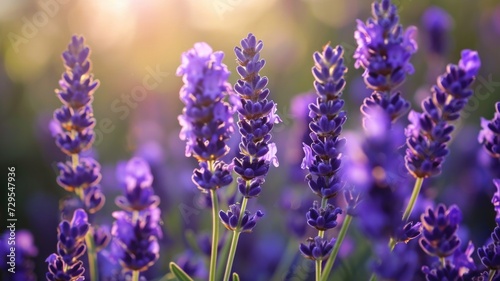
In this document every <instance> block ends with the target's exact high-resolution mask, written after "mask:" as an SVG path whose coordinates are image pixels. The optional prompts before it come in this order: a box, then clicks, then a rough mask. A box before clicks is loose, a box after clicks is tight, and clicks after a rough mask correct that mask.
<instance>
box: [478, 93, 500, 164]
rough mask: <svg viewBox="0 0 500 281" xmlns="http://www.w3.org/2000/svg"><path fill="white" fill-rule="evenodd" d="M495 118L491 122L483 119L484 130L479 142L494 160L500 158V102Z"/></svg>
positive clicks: (496, 106) (497, 105)
mask: <svg viewBox="0 0 500 281" xmlns="http://www.w3.org/2000/svg"><path fill="white" fill-rule="evenodd" d="M495 109H496V111H495V116H494V117H493V119H491V120H487V119H484V118H481V127H482V130H481V132H480V133H479V137H478V140H479V142H480V143H482V144H483V146H484V148H485V149H486V151H487V152H488V153H489V154H490V155H491V156H492V157H494V158H500V102H497V103H496V104H495Z"/></svg>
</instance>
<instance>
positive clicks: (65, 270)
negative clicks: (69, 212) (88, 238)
mask: <svg viewBox="0 0 500 281" xmlns="http://www.w3.org/2000/svg"><path fill="white" fill-rule="evenodd" d="M89 229H90V224H89V223H88V218H87V213H86V212H85V211H84V210H83V209H77V210H76V211H75V212H74V214H73V219H72V220H71V222H68V221H67V220H63V221H62V222H61V223H60V224H59V228H58V230H57V238H58V242H57V253H55V254H51V255H50V256H49V257H48V258H47V260H46V262H47V263H48V268H49V271H48V272H47V274H46V277H47V280H49V281H60V280H65V281H83V280H85V277H84V276H83V274H84V272H85V268H84V267H83V262H82V261H81V260H80V258H81V257H82V256H83V255H84V254H85V251H86V249H87V247H86V246H85V235H87V232H88V231H89Z"/></svg>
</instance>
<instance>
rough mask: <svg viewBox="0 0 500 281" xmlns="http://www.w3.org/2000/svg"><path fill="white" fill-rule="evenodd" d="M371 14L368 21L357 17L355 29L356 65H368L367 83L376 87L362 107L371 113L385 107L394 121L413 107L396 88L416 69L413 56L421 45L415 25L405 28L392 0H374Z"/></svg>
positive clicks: (369, 114) (366, 66) (366, 69)
mask: <svg viewBox="0 0 500 281" xmlns="http://www.w3.org/2000/svg"><path fill="white" fill-rule="evenodd" d="M372 15H373V18H369V19H368V20H367V21H366V23H363V22H362V21H360V20H358V27H357V30H356V31H355V32H354V38H355V39H356V42H357V44H358V47H357V49H356V51H355V53H354V59H355V60H356V63H355V64H354V66H355V67H356V68H359V67H362V68H364V69H365V72H364V74H363V77H364V80H365V83H366V85H367V87H368V88H370V89H372V90H374V92H373V93H372V95H371V96H370V97H368V98H366V99H365V100H364V102H363V105H362V106H361V111H362V112H363V114H364V115H365V116H366V117H369V116H371V115H372V110H373V109H374V108H382V109H383V110H384V111H385V112H386V113H387V115H388V116H390V118H391V121H394V120H396V119H397V118H399V117H401V116H402V115H403V114H405V113H406V112H408V110H409V109H410V104H409V103H408V102H407V101H406V100H405V99H404V98H403V97H402V96H401V94H400V93H399V92H394V93H393V90H394V89H396V88H397V87H399V86H400V85H401V84H402V83H403V82H404V81H405V79H406V75H407V74H412V73H413V71H414V70H413V65H412V64H411V63H410V58H411V56H412V55H413V54H414V53H415V52H416V51H417V48H418V47H417V43H416V41H415V40H414V36H415V33H416V28H415V27H413V26H411V27H409V28H407V29H406V30H403V27H402V26H401V24H399V16H398V14H397V8H396V6H395V5H394V4H391V1H390V0H381V1H380V2H377V1H375V2H374V3H373V5H372Z"/></svg>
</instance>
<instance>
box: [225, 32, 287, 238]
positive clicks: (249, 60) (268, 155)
mask: <svg viewBox="0 0 500 281" xmlns="http://www.w3.org/2000/svg"><path fill="white" fill-rule="evenodd" d="M263 47H264V44H263V43H262V41H261V40H259V41H257V39H256V38H255V36H254V35H253V34H251V33H250V34H248V36H247V37H246V38H244V39H243V40H241V48H240V47H235V49H234V52H235V54H236V58H237V62H238V67H237V71H238V74H239V75H240V79H239V80H238V81H237V82H236V84H235V85H234V91H235V92H236V94H237V95H238V97H239V99H240V103H241V104H240V106H239V107H238V109H237V111H238V118H239V120H238V128H239V132H240V134H241V142H240V144H239V153H240V157H236V158H234V171H235V172H236V174H238V175H239V177H238V179H237V181H238V190H239V192H240V193H241V194H242V195H243V197H244V198H247V199H249V198H252V197H257V196H259V194H260V192H261V191H262V188H261V187H262V185H263V184H264V181H265V177H266V176H267V174H268V172H269V167H270V165H271V163H273V164H274V165H275V166H278V159H277V157H276V152H277V150H276V145H275V144H274V143H271V142H270V140H271V130H272V129H273V127H274V124H276V123H279V122H281V119H280V118H279V116H278V115H276V103H274V101H272V100H268V99H267V98H268V96H269V89H268V88H267V84H268V79H267V77H265V76H264V77H262V76H260V74H259V72H260V71H261V70H262V68H263V67H264V65H265V63H266V61H265V60H263V59H261V58H260V51H261V50H262V48H263ZM242 205H243V204H242ZM229 208H230V210H228V211H227V212H223V211H221V212H220V213H219V217H220V219H221V221H222V223H223V224H224V226H225V227H226V228H227V229H229V230H232V231H243V232H249V231H251V230H252V228H253V227H254V226H255V224H256V221H257V219H258V218H260V217H262V216H263V215H264V214H263V213H262V212H261V211H257V212H256V213H255V214H253V215H252V214H251V213H250V212H249V211H247V210H244V214H243V215H242V216H240V213H241V210H240V206H239V205H238V204H234V205H231V206H229ZM238 227H239V228H241V229H238Z"/></svg>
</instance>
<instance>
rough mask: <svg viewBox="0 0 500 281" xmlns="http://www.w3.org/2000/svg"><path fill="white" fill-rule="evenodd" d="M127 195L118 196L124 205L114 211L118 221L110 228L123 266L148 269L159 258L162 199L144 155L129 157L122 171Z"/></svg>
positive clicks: (122, 179)
mask: <svg viewBox="0 0 500 281" xmlns="http://www.w3.org/2000/svg"><path fill="white" fill-rule="evenodd" d="M120 180H121V181H122V185H123V189H124V195H123V196H119V197H117V198H116V204H117V205H118V206H119V207H120V208H122V209H123V211H117V212H114V213H113V217H114V218H115V222H114V223H113V227H112V229H111V233H112V235H113V237H114V240H113V241H114V242H115V243H116V244H117V245H118V247H117V249H118V253H117V256H118V258H119V259H120V263H121V265H122V266H123V268H125V269H127V270H131V271H145V270H147V269H148V268H149V267H151V266H152V265H153V264H154V263H155V262H156V260H158V258H159V255H160V254H159V250H160V247H159V244H158V239H161V238H162V235H163V232H162V230H161V227H160V223H161V222H160V221H161V217H160V216H161V211H160V209H159V208H158V205H159V203H160V199H159V198H158V196H156V195H155V194H154V191H153V188H152V186H151V185H152V183H153V176H152V175H151V171H150V168H149V165H148V164H147V163H146V162H145V161H144V160H143V159H141V158H132V159H130V160H129V161H128V162H127V164H126V166H125V168H124V171H123V173H121V174H120Z"/></svg>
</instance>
